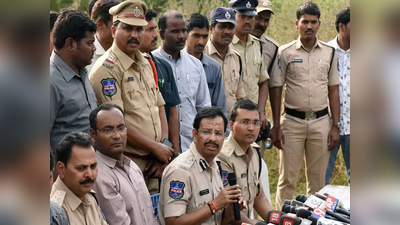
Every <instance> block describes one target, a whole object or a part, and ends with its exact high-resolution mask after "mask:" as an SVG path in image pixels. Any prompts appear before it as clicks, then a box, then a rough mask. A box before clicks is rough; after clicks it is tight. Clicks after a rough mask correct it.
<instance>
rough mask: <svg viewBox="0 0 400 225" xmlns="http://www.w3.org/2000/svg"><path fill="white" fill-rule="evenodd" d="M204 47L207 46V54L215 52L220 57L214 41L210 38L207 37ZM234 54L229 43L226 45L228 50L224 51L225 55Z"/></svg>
mask: <svg viewBox="0 0 400 225" xmlns="http://www.w3.org/2000/svg"><path fill="white" fill-rule="evenodd" d="M206 48H208V53H209V55H213V54H217V55H218V56H219V57H221V54H219V52H218V50H217V49H216V48H215V45H214V43H212V42H211V39H208V42H207V45H206ZM230 54H234V52H233V50H232V48H231V46H230V45H228V52H227V53H226V55H225V57H226V56H228V55H230Z"/></svg>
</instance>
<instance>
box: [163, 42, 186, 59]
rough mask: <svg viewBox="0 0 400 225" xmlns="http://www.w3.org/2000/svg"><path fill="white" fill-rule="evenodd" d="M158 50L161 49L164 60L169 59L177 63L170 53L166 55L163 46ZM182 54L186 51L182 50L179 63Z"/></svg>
mask: <svg viewBox="0 0 400 225" xmlns="http://www.w3.org/2000/svg"><path fill="white" fill-rule="evenodd" d="M158 49H159V51H160V53H161V55H162V56H163V57H164V58H167V59H169V60H173V61H175V60H174V59H173V58H172V56H171V55H170V54H168V53H166V52H165V51H164V49H163V48H162V46H161V45H160V47H158ZM182 52H184V49H182V50H181V51H180V54H179V58H178V61H179V60H180V59H181V58H182Z"/></svg>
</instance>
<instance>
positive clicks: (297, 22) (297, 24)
mask: <svg viewBox="0 0 400 225" xmlns="http://www.w3.org/2000/svg"><path fill="white" fill-rule="evenodd" d="M295 25H296V29H299V28H298V26H299V21H298V20H296V22H295Z"/></svg>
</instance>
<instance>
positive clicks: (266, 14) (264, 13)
mask: <svg viewBox="0 0 400 225" xmlns="http://www.w3.org/2000/svg"><path fill="white" fill-rule="evenodd" d="M271 15H272V13H271V11H268V10H265V11H262V12H260V13H258V17H260V18H263V19H269V18H271Z"/></svg>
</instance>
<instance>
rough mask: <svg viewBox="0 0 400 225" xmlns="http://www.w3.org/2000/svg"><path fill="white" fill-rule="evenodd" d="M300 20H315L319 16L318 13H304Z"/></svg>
mask: <svg viewBox="0 0 400 225" xmlns="http://www.w3.org/2000/svg"><path fill="white" fill-rule="evenodd" d="M299 20H307V21H314V20H318V16H317V15H310V14H304V15H302V16H301V17H300V19H299Z"/></svg>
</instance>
